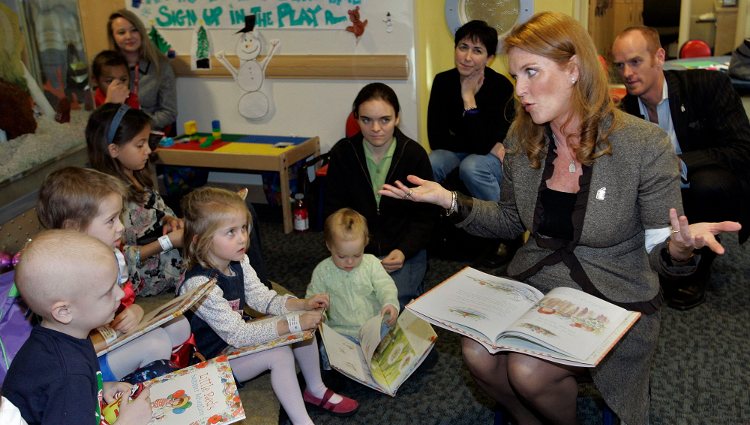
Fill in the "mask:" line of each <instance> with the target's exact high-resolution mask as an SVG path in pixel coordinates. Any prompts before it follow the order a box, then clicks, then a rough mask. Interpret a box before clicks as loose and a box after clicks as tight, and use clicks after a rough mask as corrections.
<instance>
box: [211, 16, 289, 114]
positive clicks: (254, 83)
mask: <svg viewBox="0 0 750 425" xmlns="http://www.w3.org/2000/svg"><path fill="white" fill-rule="evenodd" d="M237 34H240V38H239V40H238V41H237V47H236V50H235V51H236V54H237V57H238V58H239V60H240V66H239V68H235V67H234V66H233V65H232V64H231V63H230V62H229V60H227V57H226V54H225V53H224V51H223V50H222V51H219V52H216V55H215V57H216V59H217V60H218V61H219V62H220V63H221V64H222V65H224V67H225V68H226V69H227V70H228V71H229V73H230V74H232V77H233V78H234V80H235V81H236V82H237V85H239V86H240V89H241V90H242V92H243V93H242V95H241V96H240V99H239V102H238V105H237V108H238V110H239V113H240V115H242V116H243V117H245V118H247V119H251V120H261V119H263V118H267V117H271V116H273V110H274V104H273V97H272V96H270V95H269V93H270V92H268V89H267V88H266V87H264V85H263V80H265V74H266V68H267V67H268V63H269V62H270V61H271V58H272V57H273V55H274V53H275V52H276V50H277V49H278V47H279V45H280V44H281V42H280V41H279V40H278V39H272V40H270V45H271V46H270V51H269V52H268V54H267V55H266V56H265V57H264V58H263V60H262V61H260V62H258V60H257V58H258V55H260V52H261V50H263V42H262V39H261V37H260V34H259V31H258V30H257V29H255V15H247V16H245V27H244V28H242V29H241V30H239V31H237Z"/></svg>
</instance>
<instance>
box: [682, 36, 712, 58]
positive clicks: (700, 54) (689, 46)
mask: <svg viewBox="0 0 750 425" xmlns="http://www.w3.org/2000/svg"><path fill="white" fill-rule="evenodd" d="M708 56H711V46H709V45H708V43H706V42H705V41H703V40H688V41H686V42H685V44H683V45H682V48H680V59H685V58H704V57H708Z"/></svg>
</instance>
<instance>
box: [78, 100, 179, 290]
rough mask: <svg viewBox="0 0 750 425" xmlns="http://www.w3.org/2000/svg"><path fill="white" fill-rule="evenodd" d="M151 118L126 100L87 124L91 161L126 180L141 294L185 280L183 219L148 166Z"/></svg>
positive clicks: (134, 275)
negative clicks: (166, 200)
mask: <svg viewBox="0 0 750 425" xmlns="http://www.w3.org/2000/svg"><path fill="white" fill-rule="evenodd" d="M150 133H151V119H150V118H149V117H148V115H146V113H145V112H143V111H140V110H137V109H132V108H130V107H129V106H128V105H126V104H122V105H117V104H111V103H107V104H105V105H103V106H102V107H101V108H99V109H97V110H96V111H94V112H93V113H92V114H91V116H90V117H89V122H88V124H87V126H86V145H87V148H88V155H89V162H90V163H91V166H92V167H93V168H95V169H97V170H99V171H101V172H103V173H106V174H109V175H112V176H115V177H117V178H118V179H120V180H121V181H122V182H123V183H125V185H126V186H127V196H126V203H125V211H124V213H123V222H124V224H125V232H124V239H125V247H124V249H123V252H124V253H125V258H126V263H127V265H128V275H129V276H130V278H131V280H132V282H133V285H134V289H135V292H136V294H138V295H156V294H159V293H161V292H164V291H167V290H173V289H174V288H175V286H176V284H177V282H178V281H179V280H180V275H181V272H182V257H181V256H180V252H179V249H175V248H181V247H182V232H183V230H182V220H181V219H178V218H177V217H175V214H174V212H173V211H172V209H171V208H169V206H167V204H166V203H165V202H164V199H162V197H161V196H160V195H159V193H158V192H157V191H156V185H155V184H154V180H153V178H152V176H151V172H150V171H149V167H148V159H149V155H150V154H151V148H149V145H148V140H149V135H150Z"/></svg>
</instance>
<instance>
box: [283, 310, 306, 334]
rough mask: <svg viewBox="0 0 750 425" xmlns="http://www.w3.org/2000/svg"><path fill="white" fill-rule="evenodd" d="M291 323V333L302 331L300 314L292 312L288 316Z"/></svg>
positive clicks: (287, 320)
mask: <svg viewBox="0 0 750 425" xmlns="http://www.w3.org/2000/svg"><path fill="white" fill-rule="evenodd" d="M286 322H287V323H288V324H289V333H297V332H302V326H300V324H299V314H292V315H289V316H287V317H286Z"/></svg>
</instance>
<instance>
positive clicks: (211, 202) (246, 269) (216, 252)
mask: <svg viewBox="0 0 750 425" xmlns="http://www.w3.org/2000/svg"><path fill="white" fill-rule="evenodd" d="M182 209H183V212H184V213H185V241H186V244H185V249H184V251H185V259H186V263H187V264H186V266H187V272H186V274H185V281H184V282H183V283H182V285H181V286H180V288H179V292H180V293H184V292H187V291H190V290H191V289H193V288H196V287H198V286H200V285H202V284H204V283H205V282H207V281H208V280H209V279H210V278H212V277H215V278H217V286H216V287H215V288H214V289H213V290H212V291H211V292H210V293H209V294H208V295H207V296H206V298H205V299H204V300H203V301H202V302H201V303H200V305H199V306H198V307H197V308H196V309H195V314H194V315H193V316H192V317H191V318H190V324H191V327H192V329H193V332H194V333H195V336H196V341H197V345H198V349H199V350H200V352H201V353H203V354H204V355H205V356H206V357H213V356H216V355H217V354H219V353H220V352H221V351H222V350H224V349H225V348H226V347H227V346H234V347H243V346H248V345H255V344H261V343H264V342H267V341H270V340H272V339H274V338H277V337H278V336H279V335H283V334H287V333H290V332H301V331H303V330H307V329H315V328H316V327H317V326H318V324H319V323H320V322H321V320H322V310H323V309H325V308H326V307H328V297H327V296H325V295H322V294H318V295H314V296H312V297H310V298H307V299H302V300H301V299H298V298H295V297H293V296H291V295H279V294H278V293H276V291H273V290H270V289H268V288H266V287H265V286H264V285H263V284H262V283H261V282H260V280H258V277H257V276H256V274H255V271H254V270H253V268H252V267H251V266H250V263H249V260H248V257H247V255H246V250H247V248H248V241H249V232H250V231H251V230H252V229H251V228H250V223H251V222H252V221H251V220H252V219H251V217H250V212H249V211H248V209H247V206H246V205H245V202H244V201H243V200H242V198H241V197H240V196H239V195H238V194H236V193H234V192H230V191H227V190H224V189H217V188H209V187H206V188H200V189H196V190H195V191H193V192H191V193H189V194H188V195H187V196H186V197H185V198H183V201H182ZM245 305H247V306H249V307H251V308H253V309H255V310H257V311H259V312H261V313H265V314H269V315H271V316H273V317H275V318H276V320H265V321H261V322H245V320H244V319H243V314H242V310H243V307H244V306H245ZM295 359H296V361H297V363H298V364H299V366H300V369H301V370H302V374H303V375H304V377H305V382H306V383H307V388H306V389H305V391H304V394H300V391H299V384H298V382H297V376H296V372H295V367H294V361H295ZM318 362H319V360H318V345H317V343H316V342H315V339H313V340H311V341H306V342H301V343H297V344H294V345H292V346H288V345H287V346H282V347H276V348H273V349H270V350H266V351H261V352H257V353H253V354H249V355H246V356H242V357H238V358H235V359H232V360H230V364H231V366H232V371H233V372H234V374H235V376H236V377H237V380H238V381H240V382H242V381H247V380H249V379H251V378H254V377H255V376H257V375H258V374H260V373H262V372H264V371H266V370H270V371H271V385H272V386H273V389H274V392H275V393H276V396H277V397H278V398H279V402H280V403H281V405H282V406H283V407H284V409H285V410H286V412H287V414H288V415H289V418H290V419H291V421H292V423H294V424H311V423H312V421H311V420H310V417H309V416H308V414H307V411H306V410H305V405H304V402H307V403H310V404H313V405H315V406H318V407H320V408H322V409H325V410H327V411H329V412H331V413H333V414H335V415H339V416H348V415H351V414H353V413H354V412H356V411H357V409H358V407H359V404H358V403H357V402H356V401H354V400H352V399H350V398H348V397H345V396H342V395H339V394H336V393H334V392H333V391H331V390H330V389H328V388H327V387H326V386H325V384H324V383H323V381H322V379H321V377H320V365H319V363H318Z"/></svg>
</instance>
